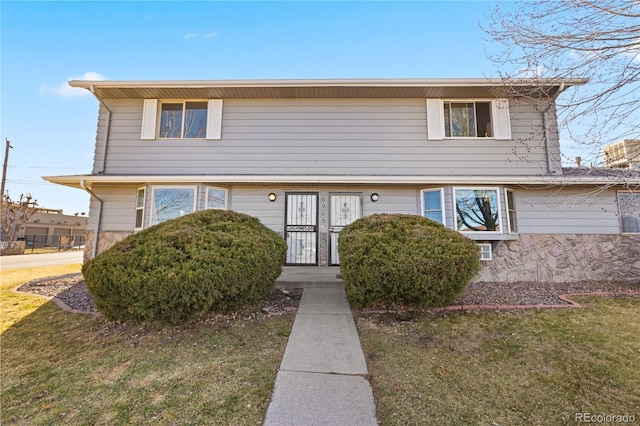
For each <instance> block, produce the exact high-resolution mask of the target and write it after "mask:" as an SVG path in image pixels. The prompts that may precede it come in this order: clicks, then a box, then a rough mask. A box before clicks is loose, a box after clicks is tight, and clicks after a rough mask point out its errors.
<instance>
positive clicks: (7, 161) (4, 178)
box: [0, 138, 13, 201]
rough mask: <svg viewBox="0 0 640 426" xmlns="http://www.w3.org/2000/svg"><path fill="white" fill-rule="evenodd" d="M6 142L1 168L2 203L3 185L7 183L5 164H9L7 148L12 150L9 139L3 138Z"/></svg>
mask: <svg viewBox="0 0 640 426" xmlns="http://www.w3.org/2000/svg"><path fill="white" fill-rule="evenodd" d="M5 141H7V147H6V148H5V150H4V165H3V166H2V190H1V191H0V196H1V197H2V201H4V184H5V183H6V182H7V164H8V163H9V148H13V147H12V146H11V142H9V139H6V138H5Z"/></svg>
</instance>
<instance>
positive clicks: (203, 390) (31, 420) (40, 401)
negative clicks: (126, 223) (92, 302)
mask: <svg viewBox="0 0 640 426" xmlns="http://www.w3.org/2000/svg"><path fill="white" fill-rule="evenodd" d="M67 268H69V267H67ZM62 269H64V268H62ZM62 269H60V270H58V269H55V271H54V268H42V269H38V270H21V271H9V272H6V273H5V272H3V273H2V303H3V305H5V304H7V302H8V304H9V305H10V306H11V309H12V310H11V312H10V313H9V315H7V314H6V313H5V308H4V306H3V308H2V309H3V322H5V326H6V329H5V330H4V331H3V333H2V335H1V339H2V346H1V348H0V354H1V357H2V395H1V403H2V410H1V417H0V420H1V421H0V423H2V424H3V425H5V424H6V425H9V424H12V425H13V424H24V425H27V424H28V425H45V424H46V425H48V424H110V425H111V424H122V425H124V424H127V425H129V424H134V425H135V424H160V425H163V424H167V425H168V424H171V425H173V424H261V423H262V421H263V419H264V415H265V413H266V409H267V405H268V402H269V398H270V396H271V390H272V386H273V382H274V379H275V375H276V372H277V368H278V365H279V364H280V360H281V357H282V353H283V351H284V347H285V345H286V341H287V337H288V335H289V332H290V329H291V324H292V322H293V318H294V315H285V316H280V317H271V318H268V319H261V320H253V321H246V320H242V319H230V320H227V321H223V320H221V321H217V322H215V323H208V322H201V323H194V324H190V325H187V326H181V327H159V326H144V325H127V324H116V323H111V322H108V321H106V320H104V319H103V318H99V317H94V316H90V315H77V314H75V315H74V314H69V313H67V312H64V311H62V310H61V309H59V308H58V307H57V306H56V305H55V304H54V303H52V302H48V301H46V300H45V299H42V298H38V297H33V296H27V295H19V294H12V293H9V292H8V290H9V289H10V288H13V287H15V286H17V285H19V284H20V283H21V282H24V281H28V280H31V279H35V278H38V277H41V276H50V275H58V274H63V273H69V272H73V270H62ZM78 269H79V267H77V266H76V270H78ZM14 272H15V273H14ZM17 274H20V275H17ZM5 296H6V299H5Z"/></svg>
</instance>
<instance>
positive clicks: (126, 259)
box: [82, 210, 287, 323]
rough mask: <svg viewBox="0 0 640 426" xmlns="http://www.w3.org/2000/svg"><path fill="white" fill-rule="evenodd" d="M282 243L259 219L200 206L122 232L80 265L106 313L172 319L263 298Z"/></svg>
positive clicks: (137, 318)
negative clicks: (131, 231) (133, 231)
mask: <svg viewBox="0 0 640 426" xmlns="http://www.w3.org/2000/svg"><path fill="white" fill-rule="evenodd" d="M286 251H287V246H286V242H285V241H284V240H283V239H282V238H281V237H280V236H279V235H278V234H277V233H275V232H273V231H271V230H270V229H268V228H266V227H265V226H264V225H262V224H261V223H260V222H259V221H258V219H256V218H253V217H251V216H247V215H244V214H240V213H236V212H232V211H224V210H205V211H200V212H196V213H192V214H189V215H186V216H183V217H181V218H178V219H173V220H169V221H166V222H163V223H160V224H158V225H156V226H152V227H150V228H148V229H145V230H144V231H141V232H139V233H137V234H134V235H131V236H129V237H127V238H125V239H124V240H122V241H120V242H118V243H116V244H115V245H113V246H112V247H111V248H109V249H108V250H106V251H105V252H103V253H101V254H100V255H99V256H97V257H96V258H95V259H92V260H90V261H88V262H87V263H85V264H84V266H83V267H82V273H83V274H84V277H85V281H86V283H87V287H88V288H89V292H90V293H91V295H92V296H93V299H94V302H95V304H96V308H97V309H98V310H99V311H100V312H101V313H102V314H103V315H104V316H105V317H107V318H109V319H117V320H131V321H155V320H159V321H167V322H171V323H177V322H179V321H183V320H187V319H190V318H193V317H194V316H196V315H199V314H202V313H204V312H208V311H216V312H229V311H232V310H234V309H237V308H239V307H240V306H242V305H245V304H247V303H252V302H254V301H256V300H259V299H261V298H262V297H264V296H265V295H266V293H267V292H268V291H269V290H271V289H272V288H273V287H274V285H275V280H276V278H277V277H278V276H279V275H280V273H281V271H282V265H283V264H284V261H285V256H286Z"/></svg>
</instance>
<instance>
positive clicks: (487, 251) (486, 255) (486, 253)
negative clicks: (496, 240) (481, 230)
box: [478, 243, 493, 260]
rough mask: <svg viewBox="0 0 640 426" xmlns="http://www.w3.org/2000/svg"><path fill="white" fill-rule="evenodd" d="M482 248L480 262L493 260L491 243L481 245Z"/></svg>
mask: <svg viewBox="0 0 640 426" xmlns="http://www.w3.org/2000/svg"><path fill="white" fill-rule="evenodd" d="M478 245H479V246H480V260H491V259H493V253H492V251H491V243H481V244H478Z"/></svg>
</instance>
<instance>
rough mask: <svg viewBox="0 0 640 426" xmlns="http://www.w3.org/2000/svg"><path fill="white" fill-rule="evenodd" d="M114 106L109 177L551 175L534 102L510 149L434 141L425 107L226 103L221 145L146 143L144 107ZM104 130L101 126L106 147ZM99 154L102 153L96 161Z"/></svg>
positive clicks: (403, 103) (500, 143)
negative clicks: (196, 175)
mask: <svg viewBox="0 0 640 426" xmlns="http://www.w3.org/2000/svg"><path fill="white" fill-rule="evenodd" d="M106 102H107V103H108V104H109V108H110V109H111V111H112V112H113V115H112V120H111V129H110V131H109V135H110V141H109V147H108V153H107V167H106V170H105V173H109V174H212V175H215V174H239V175H246V174H250V175H255V174H274V175H281V174H285V175H309V174H314V175H354V174H355V175H358V174H362V175H437V176H442V175H539V174H541V173H546V169H547V164H546V153H545V149H544V141H543V139H542V131H541V129H542V120H541V113H539V112H536V110H535V109H534V108H533V106H532V105H529V104H521V103H516V104H514V105H511V119H512V133H513V137H514V139H513V140H509V141H504V140H495V139H490V138H477V139H462V140H461V139H456V140H450V139H449V140H441V141H432V140H427V121H426V120H427V117H426V115H427V114H426V106H425V102H424V100H423V99H384V100H382V99H303V100H296V99H278V100H275V99H274V100H270V99H267V100H238V99H225V102H224V112H223V122H222V137H221V139H220V140H205V139H190V140H179V139H160V140H159V139H156V140H141V139H140V131H141V125H142V104H143V101H142V100H139V101H136V100H134V101H124V100H118V101H114V100H111V101H106ZM105 116H106V114H105ZM101 117H102V114H101ZM104 126H106V120H101V121H100V127H99V129H98V133H99V137H98V141H99V142H100V140H101V139H100V134H103V132H104ZM97 148H98V147H97ZM101 155H102V153H101V152H100V150H98V149H97V150H96V159H99V158H101ZM97 162H98V161H97Z"/></svg>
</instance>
